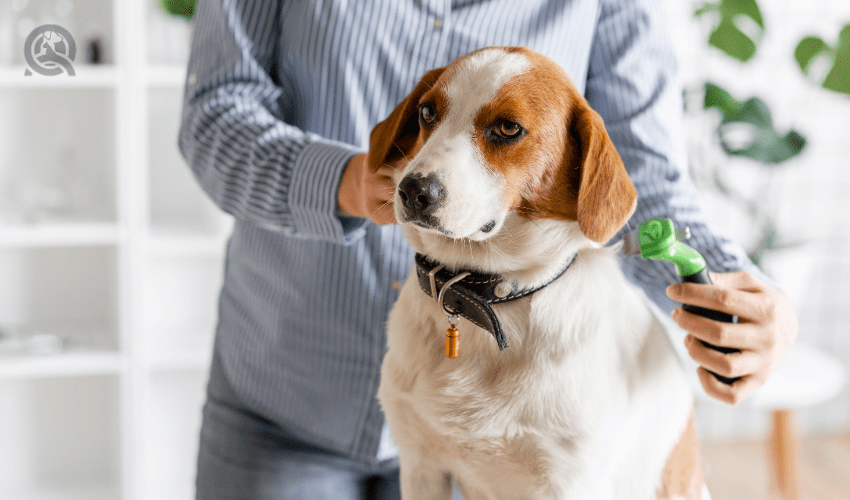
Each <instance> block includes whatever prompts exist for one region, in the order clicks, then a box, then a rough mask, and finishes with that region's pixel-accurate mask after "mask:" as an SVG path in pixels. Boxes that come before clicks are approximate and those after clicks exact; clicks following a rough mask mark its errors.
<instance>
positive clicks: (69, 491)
mask: <svg viewBox="0 0 850 500" xmlns="http://www.w3.org/2000/svg"><path fill="white" fill-rule="evenodd" d="M117 497H118V488H117V487H116V486H113V485H102V484H93V485H71V486H66V487H44V488H33V489H27V490H17V491H4V490H2V489H0V498H3V500H115V498H117Z"/></svg>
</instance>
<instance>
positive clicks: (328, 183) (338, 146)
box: [289, 142, 367, 244]
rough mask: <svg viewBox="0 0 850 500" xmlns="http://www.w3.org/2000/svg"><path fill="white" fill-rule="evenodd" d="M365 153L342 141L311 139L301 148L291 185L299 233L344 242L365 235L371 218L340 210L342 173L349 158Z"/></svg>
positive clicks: (294, 224)
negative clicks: (353, 215)
mask: <svg viewBox="0 0 850 500" xmlns="http://www.w3.org/2000/svg"><path fill="white" fill-rule="evenodd" d="M361 152H362V151H360V150H358V149H357V148H355V147H354V146H350V145H348V144H343V143H338V142H310V143H308V144H307V145H306V146H305V147H304V149H302V150H301V153H300V154H299V155H298V157H297V158H296V160H295V163H294V165H293V168H292V180H291V183H290V187H289V207H290V210H291V213H292V219H293V226H294V229H295V233H296V234H298V235H300V236H304V237H308V238H316V239H320V240H324V241H330V242H334V243H341V244H348V243H351V242H353V241H355V240H357V239H358V238H359V237H360V236H362V235H363V233H364V232H365V229H364V226H365V225H366V222H367V219H363V218H358V217H346V216H341V215H339V213H338V211H337V204H338V198H339V183H340V180H341V179H342V172H343V170H345V166H346V165H347V164H348V162H349V160H351V158H352V157H354V155H356V154H358V153H361Z"/></svg>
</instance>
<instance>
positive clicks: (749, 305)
mask: <svg viewBox="0 0 850 500" xmlns="http://www.w3.org/2000/svg"><path fill="white" fill-rule="evenodd" d="M667 296H668V297H670V298H671V299H672V300H675V301H677V302H682V303H684V304H691V305H694V306H699V307H704V308H706V309H712V310H715V311H721V312H725V313H729V314H735V315H737V316H739V317H741V318H745V319H750V320H760V319H762V318H763V316H764V315H765V311H766V309H767V308H768V307H767V306H768V305H769V304H768V303H767V297H765V295H764V294H761V293H752V292H748V291H743V290H736V289H731V288H726V287H724V286H720V285H717V284H714V285H702V284H697V283H678V284H675V285H670V286H669V287H667Z"/></svg>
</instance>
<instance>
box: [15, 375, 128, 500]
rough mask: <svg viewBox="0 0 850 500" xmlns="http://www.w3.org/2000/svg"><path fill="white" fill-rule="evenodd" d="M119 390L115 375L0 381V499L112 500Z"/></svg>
mask: <svg viewBox="0 0 850 500" xmlns="http://www.w3.org/2000/svg"><path fill="white" fill-rule="evenodd" d="M5 361H6V360H3V362H0V366H5ZM121 385H122V384H121V378H120V377H119V376H116V375H105V376H104V375H95V376H81V377H58V378H25V379H22V380H3V379H0V401H3V405H0V443H3V445H2V446H0V498H3V499H4V500H7V499H9V498H16V499H21V500H41V499H60V498H61V499H62V500H66V499H80V500H82V499H86V500H88V499H106V498H109V499H111V500H115V499H118V498H120V493H119V487H118V485H119V484H120V483H119V481H120V477H121V472H120V470H121V467H120V460H119V457H120V455H121V451H120V450H121V438H120V436H121V431H120V429H121V422H120V415H121V410H120V406H121V389H120V388H121Z"/></svg>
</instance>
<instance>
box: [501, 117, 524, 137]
mask: <svg viewBox="0 0 850 500" xmlns="http://www.w3.org/2000/svg"><path fill="white" fill-rule="evenodd" d="M521 130H522V127H520V126H519V123H514V122H512V121H509V120H502V121H501V122H500V123H499V126H498V127H496V130H495V132H496V133H497V134H498V135H501V136H502V137H504V138H508V137H513V136H515V135H517V134H519V133H520V131H521Z"/></svg>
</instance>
